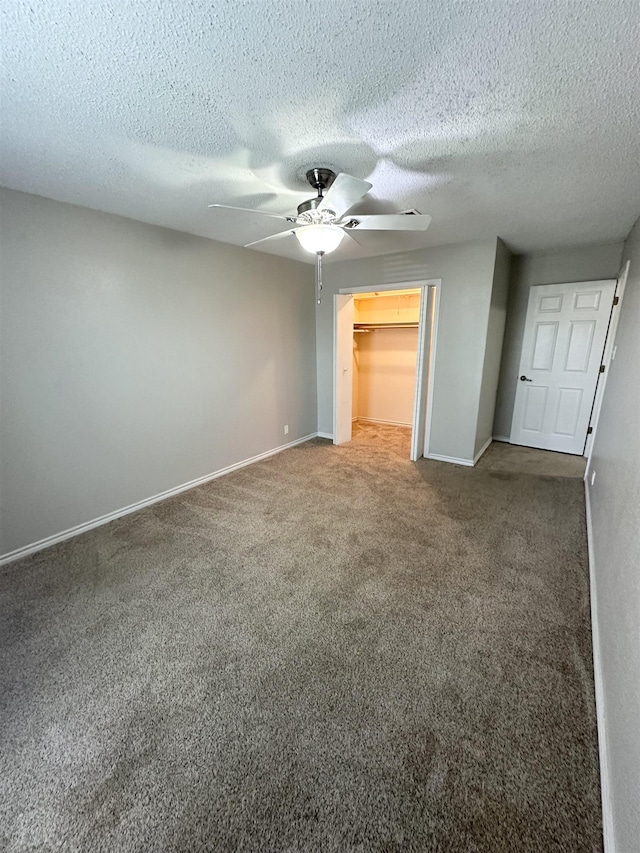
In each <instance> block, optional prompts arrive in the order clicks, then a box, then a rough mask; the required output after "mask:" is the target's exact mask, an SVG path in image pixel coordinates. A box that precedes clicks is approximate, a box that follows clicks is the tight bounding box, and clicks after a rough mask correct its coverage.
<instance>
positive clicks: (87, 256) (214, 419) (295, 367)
mask: <svg viewBox="0 0 640 853" xmlns="http://www.w3.org/2000/svg"><path fill="white" fill-rule="evenodd" d="M0 209H1V214H0V215H1V223H0V224H1V233H2V254H1V257H2V261H1V273H2V291H1V293H2V328H1V331H2V334H1V341H2V350H1V359H2V361H1V369H2V373H1V385H0V390H1V398H0V402H1V417H0V458H1V466H2V467H1V469H0V477H1V484H2V490H1V494H0V511H1V517H2V526H1V531H0V553H7V552H9V551H12V550H14V549H17V548H19V547H22V546H25V545H28V544H31V543H33V542H36V541H38V540H40V539H42V538H44V537H48V536H51V535H54V534H56V533H59V532H61V531H64V530H66V529H68V528H71V527H73V526H75V525H78V524H81V523H84V522H87V521H90V520H92V519H94V518H96V517H99V516H102V515H104V514H106V513H109V512H112V511H115V510H118V509H120V508H123V507H125V506H127V505H128V504H131V503H134V502H137V501H140V500H143V499H144V498H147V497H150V496H152V495H155V494H157V493H159V492H162V491H164V490H166V489H170V488H172V487H175V486H178V485H181V484H183V483H185V482H188V481H190V480H192V479H195V478H197V477H201V476H205V475H207V474H209V473H211V472H214V471H216V470H219V469H220V468H223V467H226V466H228V465H231V464H233V463H235V462H238V461H241V460H243V459H246V458H249V457H252V456H254V455H257V454H259V453H262V452H265V451H268V450H270V449H273V448H275V447H278V446H280V445H282V444H284V443H285V442H287V441H292V440H294V439H296V438H298V437H301V436H304V435H307V434H309V433H314V432H315V431H316V375H315V317H314V308H315V299H314V291H313V268H312V267H310V266H309V265H305V264H300V263H296V262H294V261H289V260H284V259H281V258H275V257H273V256H270V255H265V254H262V253H257V252H252V251H250V250H246V249H241V248H237V247H235V246H229V245H224V244H222V243H216V242H214V241H212V240H206V239H203V238H200V237H193V236H189V235H186V234H182V233H178V232H175V231H169V230H165V229H162V228H158V227H155V226H151V225H144V224H142V223H138V222H134V221H132V220H128V219H123V218H120V217H117V216H111V215H108V214H101V213H97V212H94V211H91V210H87V209H83V208H79V207H74V206H72V205H68V204H61V203H59V202H54V201H50V200H47V199H43V198H39V197H37V196H30V195H25V194H22V193H17V192H12V191H10V190H2V191H1V194H0ZM284 424H288V425H289V434H288V436H287V437H286V438H285V436H284V434H283V426H284Z"/></svg>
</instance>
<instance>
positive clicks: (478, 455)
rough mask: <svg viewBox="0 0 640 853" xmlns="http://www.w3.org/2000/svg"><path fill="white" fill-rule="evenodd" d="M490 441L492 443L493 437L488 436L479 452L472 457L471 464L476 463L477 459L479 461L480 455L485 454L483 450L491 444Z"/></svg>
mask: <svg viewBox="0 0 640 853" xmlns="http://www.w3.org/2000/svg"><path fill="white" fill-rule="evenodd" d="M492 441H493V436H489V438H488V439H487V440H486V441H485V443H484V444H483V445H482V447H481V448H480V450H479V451H478V452H477V453H476V455H475V456H474V457H473V464H474V465H475V464H476V463H477V462H478V459H480V457H481V456H482V454H483V453H484V452H485V450H486V449H487V447H489V445H490V444H491V442H492Z"/></svg>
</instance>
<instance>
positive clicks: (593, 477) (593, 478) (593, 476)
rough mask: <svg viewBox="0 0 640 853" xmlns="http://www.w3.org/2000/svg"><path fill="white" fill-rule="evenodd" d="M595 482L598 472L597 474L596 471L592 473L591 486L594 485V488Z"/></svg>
mask: <svg viewBox="0 0 640 853" xmlns="http://www.w3.org/2000/svg"><path fill="white" fill-rule="evenodd" d="M595 481H596V472H595V471H592V472H591V485H592V486H593V484H594V483H595Z"/></svg>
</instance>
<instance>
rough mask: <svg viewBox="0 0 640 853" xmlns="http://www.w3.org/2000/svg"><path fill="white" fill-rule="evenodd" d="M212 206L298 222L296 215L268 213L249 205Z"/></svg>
mask: <svg viewBox="0 0 640 853" xmlns="http://www.w3.org/2000/svg"><path fill="white" fill-rule="evenodd" d="M208 206H209V207H210V208H214V209H215V210H238V211H240V212H241V213H251V214H255V215H256V216H269V217H270V218H271V219H279V220H280V221H283V220H284V221H285V222H297V221H298V220H297V217H295V216H282V215H281V214H279V213H267V212H266V211H264V210H251V209H250V208H248V207H232V206H231V205H230V204H210V205H208Z"/></svg>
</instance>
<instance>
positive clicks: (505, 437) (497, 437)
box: [493, 435, 511, 444]
mask: <svg viewBox="0 0 640 853" xmlns="http://www.w3.org/2000/svg"><path fill="white" fill-rule="evenodd" d="M493 440H494V441H504V442H505V443H506V444H511V439H510V437H509V436H508V435H494V436H493Z"/></svg>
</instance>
